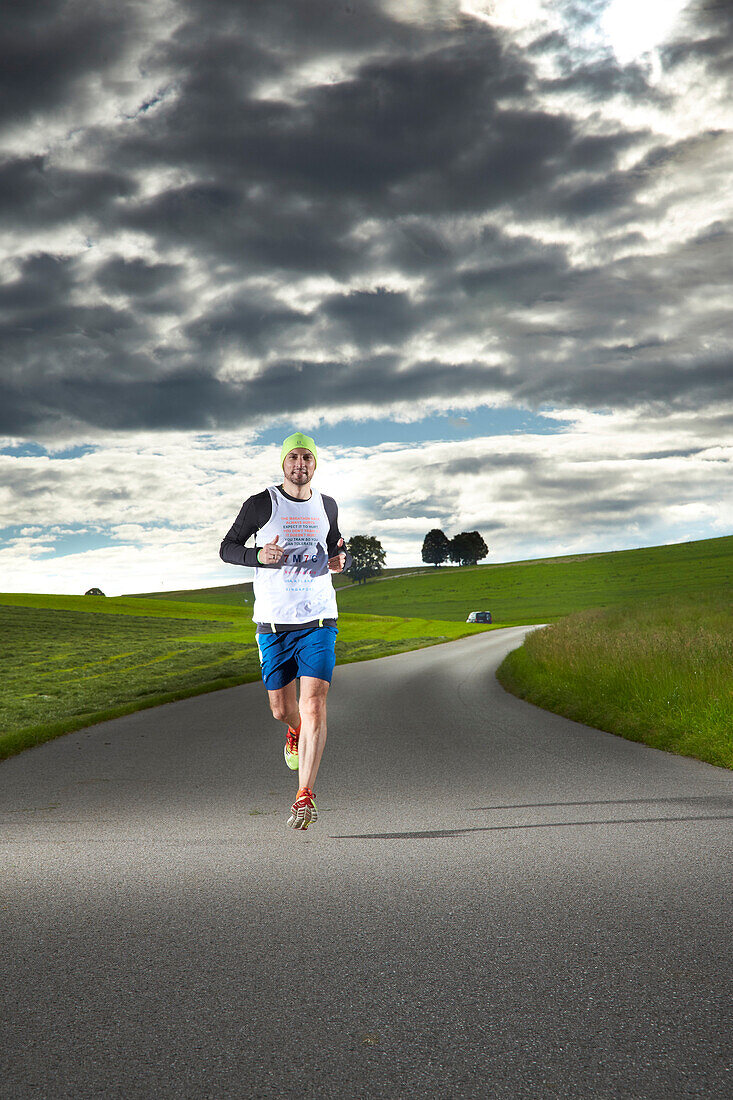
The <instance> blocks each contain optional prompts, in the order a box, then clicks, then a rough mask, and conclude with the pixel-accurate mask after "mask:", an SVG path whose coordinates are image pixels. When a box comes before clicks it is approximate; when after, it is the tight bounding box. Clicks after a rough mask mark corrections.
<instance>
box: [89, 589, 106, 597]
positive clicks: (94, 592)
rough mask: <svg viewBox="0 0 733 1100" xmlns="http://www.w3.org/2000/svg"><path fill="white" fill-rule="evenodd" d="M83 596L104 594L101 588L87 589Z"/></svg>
mask: <svg viewBox="0 0 733 1100" xmlns="http://www.w3.org/2000/svg"><path fill="white" fill-rule="evenodd" d="M84 595H85V596H103V595H104V592H103V591H102V589H101V588H88V589H87V590H86V592H85V593H84Z"/></svg>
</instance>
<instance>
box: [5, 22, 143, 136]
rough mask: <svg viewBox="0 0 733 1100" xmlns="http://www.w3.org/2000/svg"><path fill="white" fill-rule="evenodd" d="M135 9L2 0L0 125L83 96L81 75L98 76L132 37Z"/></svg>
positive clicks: (136, 23)
mask: <svg viewBox="0 0 733 1100" xmlns="http://www.w3.org/2000/svg"><path fill="white" fill-rule="evenodd" d="M139 10H140V6H139V5H138V4H134V3H126V2H124V0H120V2H119V3H115V4H90V3H88V2H85V0H33V2H32V3H28V2H27V0H3V5H2V38H1V40H0V58H1V61H2V63H1V64H0V124H2V123H9V122H10V123H19V122H24V121H27V120H29V119H33V118H34V117H37V116H38V115H40V114H41V113H42V112H51V113H53V112H54V111H56V110H57V109H58V108H59V107H66V106H69V105H70V104H72V103H74V102H75V101H77V100H78V99H79V98H81V97H83V96H85V95H89V94H90V93H89V91H88V90H87V89H85V87H84V80H85V78H87V77H89V76H94V75H98V74H103V73H104V72H105V71H106V70H108V69H109V68H110V66H111V65H112V64H113V63H114V62H115V61H116V60H117V59H118V58H120V57H121V56H122V55H123V54H124V53H125V51H126V49H128V48H129V46H130V44H131V43H132V42H134V41H135V37H136V32H137V28H138V22H139V21H138V12H139Z"/></svg>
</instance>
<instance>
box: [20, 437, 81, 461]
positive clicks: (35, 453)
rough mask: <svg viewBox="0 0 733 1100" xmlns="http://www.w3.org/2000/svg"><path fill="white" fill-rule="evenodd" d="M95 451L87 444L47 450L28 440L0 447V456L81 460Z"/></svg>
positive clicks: (39, 444)
mask: <svg viewBox="0 0 733 1100" xmlns="http://www.w3.org/2000/svg"><path fill="white" fill-rule="evenodd" d="M95 450H96V448H95V447H91V446H89V444H88V443H83V444H80V445H79V446H78V447H64V448H62V449H61V450H53V449H50V450H49V448H48V447H44V446H43V445H42V444H41V443H34V442H32V441H30V440H29V441H28V442H25V443H10V444H9V445H8V446H7V447H0V455H10V457H11V458H53V459H57V458H60V459H66V458H81V457H82V456H83V455H90V454H92V453H93V452H94V451H95Z"/></svg>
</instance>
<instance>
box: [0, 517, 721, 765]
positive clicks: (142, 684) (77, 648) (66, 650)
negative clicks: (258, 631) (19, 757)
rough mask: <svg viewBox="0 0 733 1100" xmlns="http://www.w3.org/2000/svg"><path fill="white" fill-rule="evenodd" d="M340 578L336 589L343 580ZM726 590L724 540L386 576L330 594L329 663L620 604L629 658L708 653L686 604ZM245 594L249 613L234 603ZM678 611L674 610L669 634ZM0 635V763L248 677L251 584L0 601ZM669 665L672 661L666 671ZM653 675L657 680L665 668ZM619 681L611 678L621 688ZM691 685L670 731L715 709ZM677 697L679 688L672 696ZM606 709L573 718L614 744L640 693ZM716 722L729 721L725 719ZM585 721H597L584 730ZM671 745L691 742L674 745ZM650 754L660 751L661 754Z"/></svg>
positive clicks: (569, 658) (705, 603)
mask: <svg viewBox="0 0 733 1100" xmlns="http://www.w3.org/2000/svg"><path fill="white" fill-rule="evenodd" d="M407 573H413V574H414V575H407ZM338 580H339V581H340V582H342V583H343V582H344V581H346V582H347V583H348V578H338ZM732 585H733V537H727V538H719V539H707V540H704V541H701V542H693V543H683V544H674V545H671V546H657V547H649V548H647V549H643V550H625V551H621V552H616V553H608V554H592V555H575V556H570V557H566V558H554V559H540V560H535V561H527V562H514V563H509V564H506V565H483V566H476V567H473V568H460V569H459V568H455V567H453V568H442V569H434V568H430V567H424V568H423V569H422V571H420V570H419V569H418V570H409V571H400V570H393V571H389V572H388V573H387V575H386V576H385V578H384V579H381V580H375V581H372V582H370V583H369V584H368V585H361V586H354V587H343V588H342V589H341V591H340V594H339V608H340V617H339V629H340V634H339V638H338V641H337V659H338V660H339V662H342V663H343V662H347V661H358V660H368V659H370V658H372V657H379V656H385V655H387V654H389V653H397V652H400V651H402V650H406V649H415V648H418V647H420V646H424V645H434V644H436V643H438V642H442V641H448V640H450V639H452V638H457V637H463V636H465V635H466V634H472V633H475V632H477V631H482V630H485V629H487V628H486V627H473V626H469V625H467V624H466V623H465V621H464V620H465V618H466V615H467V613H468V612H469V611H472V610H484V609H485V610H490V611H492V613H493V615H494V623H495V626H511V625H515V624H523V623H547V622H549V623H553V622H556V621H557V620H559V619H562V618H563V617H565V616H568V615H573V613H577V612H579V611H583V610H586V611H587V610H589V609H596V610H594V611H593V615H596V616H597V615H598V614H600V613H601V612H602V611H603V609H608V608H614V607H617V606H618V605H626V606H627V611H625V612H624V614H625V615H626V618H625V619H624V620H623V622H624V623H625V626H624V628H623V631H621V633H622V634H623V633H624V631H625V633H626V634H628V635H629V637H630V638H633V639H635V644H638V649H639V652H640V653H643V652H644V650H645V647H646V646H647V641H646V640H645V639H647V635H648V636H649V639H650V640H649V645H651V644H652V640H653V639H654V638H657V637H658V635H659V632H660V631H661V632H662V634H664V635H665V636H666V635H669V637H670V639H674V638H676V639H677V641H678V642H679V644H681V641H680V639H687V642H686V643H685V644H688V645H689V646H691V647H692V649H693V650H694V649H695V647H696V646H700V647H703V648H704V645H705V644H707V643H704V641H703V638H704V637H705V636H706V635H705V632H704V630H702V628H701V629H700V630H698V629H697V626H696V621H695V618H694V614H693V610H694V608H698V609H699V612H700V614H701V615H703V616H708V618H709V610H710V607H711V601H712V603H713V604H715V601H720V599H721V598H722V594H723V593H730V591H731V587H732ZM174 596H175V597H176V598H173V597H174ZM247 596H249V600H250V602H249V603H247V602H245V601H246V597H247ZM665 597H666V598H667V600H668V604H665V605H664V606H665V607H667V608H668V610H667V612H665V614H666V615H667V618H666V619H665V620H660V622H661V621H663V622H664V623H666V625H664V626H660V625H659V623H657V622H656V620H654V622H652V620H650V619H649V618H648V617H645V608H646V607H647V606H649V607H651V606H652V605H653V604H654V601H655V600H658V599H660V600H662V603H663V602H664V598H665ZM676 602H678V603H679V606H680V607H682V606H683V605H684V607H685V608H686V609H687V610H686V611H685V614H684V615H681V617H680V620H679V625H677V626H676V625H675V622H674V607H675V604H676ZM661 606H662V604H660V607H661ZM385 613H386V614H385ZM613 614H615V612H614V613H613ZM613 614H611V616H610V618H609V619H608V622H609V623H611V624H613V623H615V622H617V620H616V619H614V618H613ZM619 614H620V613H619ZM634 614H636V615H637V619H634ZM416 616H419V617H416ZM591 619H592V616H591ZM566 621H567V622H569V623H572V622H573V621H574V620H572V619H571V620H566ZM583 621H584V620H583ZM592 621H596V620H595V619H592ZM618 621H621V620H618ZM604 622H605V620H604ZM655 623H656V625H655ZM560 625H564V624H560ZM0 627H2V631H3V639H4V641H5V645H4V648H3V651H2V654H0V670H1V671H2V674H3V675H2V680H1V681H0V712H1V713H2V723H1V724H0V758H2V757H3V756H8V755H10V754H11V753H14V752H18V751H20V749H22V748H24V747H27V746H29V745H32V744H37V743H39V742H41V741H44V740H47V739H48V738H50V737H54V736H57V735H58V734H60V733H65V732H68V731H69V730H72V729H78V728H80V727H82V726H86V725H91V724H92V723H94V722H98V721H102V720H103V719H105V718H110V717H113V716H116V715H119V714H125V713H130V712H131V711H134V710H138V709H141V708H142V707H147V706H155V705H157V704H159V703H163V702H167V701H170V700H173V699H178V698H184V697H185V696H188V695H194V694H198V693H201V692H205V691H213V690H216V689H218V688H222V687H228V686H232V685H234V684H238V683H244V682H246V681H248V680H254V679H258V678H259V663H258V658H257V652H256V647H255V645H254V637H253V630H254V627H253V624H252V622H251V585H243V584H236V585H229V586H225V587H223V588H213V589H201V590H198V591H193V592H178V593H158V594H155V595H154V596H153V595H151V596H149V597H147V598H141V597H133V596H120V597H115V598H105V597H95V596H46V595H29V594H17V593H8V594H5V595H2V594H0ZM489 629H490V628H489ZM612 636H613V635H612V631H610V630H609V632H605V630H604V628H600V633H599V634H598V637H597V647H596V649H597V654H598V660H597V664H596V666H594V667H595V668H596V671H595V672H594V671H593V669H592V668H590V666H589V668H588V669H587V671H586V672H585V673H584V676H585V677H586V679H585V680H578V681H576V688H575V689H574V690H576V691H577V692H580V693H581V694H588V692H589V688H588V684H589V683H590V681H591V680H592V679H593V677H594V676H598V675H600V670H602V667H603V660H602V657H603V655H604V654H605V652H606V649H609V651H610V647H611V640H612ZM572 637H573V636H572V635H568V638H572ZM577 638H578V639H579V640H578V641H577V643H576V644H577V646H579V647H581V648H582V647H585V646H586V645H587V638H586V636H585V635H583V634H582V632H581V633H580V634H578V635H577ZM533 644H534V643H533ZM655 644H656V643H655ZM670 644H671V642H670ZM675 644H677V642H676V643H675ZM614 645H615V643H614ZM716 645H718V648H717V649H716V648H713V649H712V650H710V649H708V650H705V652H706V653H708V656H709V654H710V653H711V652H712V653H714V654H715V655H716V657H715V660H717V659H718V655H721V654H722V655H723V656H725V654H727V653H728V651H727V650H724V649H721V648H720V645H719V644H718V643H716ZM519 652H520V653H524V654H525V656H524V657H518V658H516V664H515V666H514V671H513V673H512V675H513V677H514V679H513V680H512V681H511V683H512V684H513V687H512V690H515V689H516V690H517V692H518V693H520V694H521V692H522V691H523V690H525V687H524V686H522V683H524V682H520V675H519V669H520V665H521V662H522V661H524V662H525V663H524V665H523V666H521V667H522V668H523V669H524V673H523V675H524V676H525V681H526V684H527V685H528V683H529V676H530V674H529V671H528V669H529V663H528V658H527V657H526V654H527V653H528V652H529V649H525V650H521V651H519ZM573 652H574V651H573V643H572V642H570V641H569V642H568V645H567V646H566V649H565V651H564V654H565V655H564V657H561V658H560V657H558V661H557V663H556V665H555V666H553V672H552V674H551V676H550V679H551V680H553V681H555V680H556V681H558V682H567V677H566V680H565V681H563V668H564V667H565V666H566V665H567V666H568V668H570V667H571V666H572V663H573V660H574V659H575V658H574V656H573ZM673 652H676V651H673V650H670V654H673ZM706 659H707V658H706ZM721 659H722V658H721ZM676 660H677V658H676V657H675V656H669V661H671V662H672V663H673V665H674V662H675V661H676ZM660 661H661V657H660ZM508 667H509V666H506V668H505V669H504V672H503V673H502V675H503V676H504V681H503V682H505V685H506V686H509V683H510V680H509V676H508V672H507V668H508ZM656 667H657V673H656V674H657V675H660V676H661V672H660V671H659V670H660V669H661V668H662V664H659V665H658V666H656ZM675 667H676V666H675ZM680 667H682V666H680ZM710 667H711V668H713V669H714V667H715V666H714V664H713V665H711V666H710ZM623 675H624V674H622V673H619V676H620V678H621V680H623ZM690 675H692V673H691V674H690ZM695 675H698V676H699V672H698V673H696V674H695ZM546 679H547V677H546ZM660 682H661V680H660ZM703 683H705V684H706V685H708V686H707V687H706V688H705V691H704V692H702V693H701V692H700V691H698V692H697V694H696V695H695V694H694V692H693V693H692V694H691V695H690V698H691V699H695V700H697V701H696V702H695V703H694V704H690V706H688V709H687V711H684V714H685V715H687V717H685V718H684V719H683V721H684V722H687V724H688V725H690V724H691V721H692V719H691V717H690V715H691V714H692V713H693V711H694V712H695V713H698V715H703V716H708V715H709V713H712V712H708V711H707V710H705V709H704V706H705V705H706V704H705V700H706V699H708V698H713V695H712V694H711V692H712V688H711V687H710V684H711V683H712V680H711V679H710V677H708V678H707V679H702V678H701V679H700V680H699V682H698V686H699V685H700V684H703ZM526 690H529V686H527V687H526ZM677 690H678V692H679V691H680V690H682V689H681V687H680V686H679V685H678V689H677ZM714 697H715V698H716V699H718V696H717V695H716V696H714ZM536 698H537V699H539V696H537V697H536ZM548 698H549V695H548ZM618 698H619V699H623V700H624V702H623V706H620V707H619V708H617V711H616V712H613V713H614V714H615V715H616V716H615V717H611V718H609V717H608V714H610V713H611V712H610V711H603V712H600V711H598V712H596V711H593V712H592V713H591V711H585V712H583V714H584V716H582V715H581V714H580V712H578V717H579V718H580V720H582V721H584V722H588V723H589V724H591V725H597V726H599V727H600V728H605V729H612V725H613V723H616V725H617V726H618V728H614V729H612V732H619V733H624V732H625V729H626V728H628V729H631V728H632V725H633V721H635V720H636V719H635V716H637V715H638V714H641V713H642V711H643V708H642V706H641V702H640V700H641V695H640V694H639V693H638V692H636V693H635V692H631V691H629V692H628V693H626V695H619V696H618ZM669 698H671V699H672V698H674V699H676V698H677V696H676V695H670V696H669ZM540 705H548V706H549V703H548V704H544V703H541V704H540ZM562 705H563V706H569V705H570V703H567V701H566V702H565V703H563V704H562ZM671 705H672V704H670V706H671ZM675 705H676V704H675ZM717 705H718V704H717V703H716V706H717ZM690 707H692V710H690ZM550 709H554V704H553V706H552V707H551V708H550ZM673 709H674V708H673ZM622 712H623V714H625V715H626V718H625V719H623V718H622ZM643 712H644V714H650V713H651V712H647V711H643ZM672 712H673V711H670V713H672ZM561 713H566V711H564V710H563V711H561ZM655 713H657V712H655ZM680 713H683V712H682V711H681V712H680ZM722 713H724V715H725V721H727V722H730V713H729V711H726V710H724V711H723V712H722ZM595 715H601V716H602V717H598V718H597V720H595V719H594V716H595ZM570 716H571V717H575V714H572V715H570ZM644 721H645V722H646V726H644V728H645V729H648V730H649V731H650V732H648V734H644V733H643V732H640V733H639V736H643V737H644V739H645V740H646V739H648V738H649V737H655V736H657V732H656V730H657V727H656V726H654V727H653V728H652V726H651V725H650V724H649V723H650V721H651V720H650V719H648V718H645V719H644ZM656 721H657V720H656V719H655V722H656ZM700 722H701V723H702V725H701V726H700V730H699V731H698V739H697V741H696V742H695V745H696V746H697V747H696V748H694V751H693V749H689V748H679V749H675V750H674V751H685V752H687V751H690V752H691V753H692V755H700V756H701V758H702V759H711V757H710V756H705V755H702V754H703V752H704V751H705V750H704V749H702V748H700V747H699V743H700V741H701V740H704V739H705V729H706V728H708V725H709V723H708V719H707V717H703V718H700ZM604 723H605V724H604ZM642 725H643V723H642ZM622 727H623V728H622ZM634 728H637V727H634ZM715 728H716V729H717V727H715ZM638 729H639V730H641V729H642V726H638ZM710 729H711V730H713V726H712V725H711V726H710ZM628 735H629V736H630V735H631V734H628ZM664 736H666V734H665V735H664ZM711 739H712V740H716V739H717V742H719V740H720V739H719V737H718V734H717V733H715V734H714V735H713V734H712V733H711ZM673 740H674V738H672V739H671V740H670V741H669V744H670V745H671V744H672V743H673ZM650 743H655V742H653V741H650ZM679 743H680V744H681V745H688V746H689V745H690V744H691V742H690V741H689V740H688V741H685V740H684V738H683V739H682V740H680V742H679ZM660 747H667V746H666V744H665V745H662V744H661V743H660ZM711 751H712V750H711ZM714 751H715V752H716V753H718V755H717V756H716V757H715V760H714V761H713V762H718V761H719V760H722V759H723V758H726V759H727V757H725V751H726V750H725V748H724V747H723V748H722V749H721V748H720V747H719V746H718V748H716V749H715V750H714ZM721 754H722V755H721ZM728 766H730V765H728Z"/></svg>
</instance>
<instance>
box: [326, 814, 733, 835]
mask: <svg viewBox="0 0 733 1100" xmlns="http://www.w3.org/2000/svg"><path fill="white" fill-rule="evenodd" d="M677 821H733V814H700V815H699V816H695V817H625V818H622V817H612V818H604V819H601V820H596V821H541V822H534V823H530V824H525V825H469V826H468V827H467V828H465V829H426V830H417V831H415V832H409V833H343V834H337V835H333V836H332V837H331V839H332V840H437V839H439V838H440V837H449V836H461V835H463V834H465V833H501V832H508V831H511V830H516V829H568V828H577V827H578V826H580V825H656V824H660V823H674V822H677Z"/></svg>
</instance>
